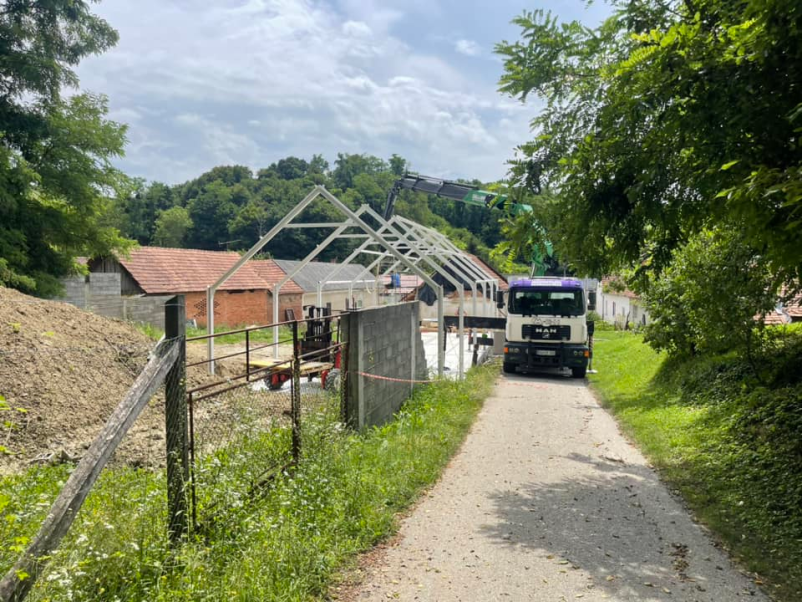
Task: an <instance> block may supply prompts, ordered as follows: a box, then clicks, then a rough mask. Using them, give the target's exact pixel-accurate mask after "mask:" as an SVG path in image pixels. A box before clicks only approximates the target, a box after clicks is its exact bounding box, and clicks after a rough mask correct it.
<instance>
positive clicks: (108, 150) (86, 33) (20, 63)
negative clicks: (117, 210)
mask: <svg viewBox="0 0 802 602" xmlns="http://www.w3.org/2000/svg"><path fill="white" fill-rule="evenodd" d="M116 41H117V34H116V32H115V31H114V30H113V29H111V27H109V25H108V24H107V23H106V22H105V21H103V20H102V19H99V18H98V17H96V16H94V15H92V14H91V13H90V12H89V9H88V3H87V2H83V1H80V0H77V1H75V0H52V1H50V2H45V3H42V2H33V1H31V0H20V1H18V2H12V3H6V5H5V6H4V7H3V9H2V11H0V49H2V51H1V52H0V54H2V56H3V61H2V63H1V64H0V76H2V81H3V94H2V95H1V96H0V284H3V285H7V286H12V287H15V288H19V289H21V290H23V291H25V292H28V293H34V294H37V295H40V296H50V295H53V294H55V293H56V292H58V291H59V289H60V285H59V282H58V277H60V276H63V275H66V274H68V273H70V272H71V271H73V270H74V269H75V266H74V259H75V257H76V256H77V255H100V254H108V253H111V252H115V251H124V250H125V249H126V248H127V246H128V243H127V241H125V240H124V239H122V238H121V237H120V235H119V233H118V231H117V230H116V228H114V227H113V226H110V225H109V224H108V223H107V221H108V220H107V216H108V214H109V211H110V207H111V201H110V199H111V198H112V197H113V196H114V195H115V194H116V193H118V192H120V191H121V190H123V189H124V188H125V186H126V179H125V177H124V176H123V174H121V173H120V172H119V171H118V170H116V169H114V168H113V167H112V164H111V161H112V160H113V159H114V158H116V157H118V156H120V155H121V154H122V152H123V147H124V144H125V127H124V126H121V125H118V124H116V123H114V122H112V121H109V120H107V119H106V114H107V113H108V106H107V102H106V99H105V98H104V97H102V96H96V95H92V94H76V95H73V96H70V97H68V98H62V96H61V88H62V86H65V85H66V86H72V87H74V86H76V85H77V78H76V76H75V74H74V72H73V71H72V67H74V66H75V65H77V64H78V62H79V61H80V60H81V59H82V58H83V57H84V56H87V55H90V54H96V53H98V52H101V51H103V50H105V49H107V48H109V47H111V46H113V45H114V43H115V42H116Z"/></svg>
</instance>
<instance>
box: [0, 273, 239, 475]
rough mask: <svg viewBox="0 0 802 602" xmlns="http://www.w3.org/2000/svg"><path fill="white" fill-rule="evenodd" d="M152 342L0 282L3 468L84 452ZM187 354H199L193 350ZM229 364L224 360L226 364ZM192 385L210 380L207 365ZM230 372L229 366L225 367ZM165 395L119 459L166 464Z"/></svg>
mask: <svg viewBox="0 0 802 602" xmlns="http://www.w3.org/2000/svg"><path fill="white" fill-rule="evenodd" d="M154 347H155V343H154V342H153V341H152V340H150V339H149V338H148V337H147V336H145V335H144V334H143V333H141V332H140V331H139V330H137V328H136V327H135V326H134V325H133V324H131V323H128V322H124V321H122V320H115V319H110V318H105V317H103V316H98V315H95V314H92V313H88V312H86V311H83V310H81V309H78V308H77V307H74V306H72V305H69V304H67V303H61V302H58V301H45V300H42V299H36V298H35V297H29V296H27V295H23V294H22V293H19V292H17V291H14V290H11V289H8V288H3V287H0V395H2V396H3V397H5V402H2V401H0V408H2V409H0V473H9V472H16V471H18V470H20V469H24V468H25V467H27V466H29V465H31V464H32V463H36V462H52V461H70V460H75V459H77V458H79V457H80V456H81V455H82V454H83V452H84V450H86V448H88V447H89V445H90V444H91V443H92V441H93V440H94V438H95V436H96V435H97V434H98V432H99V431H100V429H101V428H102V427H103V425H104V424H105V422H106V420H107V419H108V417H109V415H110V414H111V413H112V411H113V410H114V408H115V407H116V406H117V405H118V404H119V403H120V401H121V400H122V399H123V397H124V396H125V394H126V392H127V391H128V389H129V388H130V386H131V384H132V383H133V382H134V380H135V379H136V377H137V375H138V374H139V372H140V371H141V370H142V368H143V367H144V366H145V364H146V363H147V361H148V355H149V353H150V351H151V350H152V349H153V348H154ZM191 351H192V353H190V356H193V355H201V354H200V350H195V349H192V350H191ZM225 367H226V366H221V368H225ZM189 372H190V374H189V375H188V378H187V381H188V382H187V385H188V386H190V387H193V386H198V385H201V384H205V383H206V382H209V379H210V378H211V377H209V376H208V375H207V374H205V373H204V371H203V370H202V369H194V370H190V371H189ZM219 372H220V373H221V377H222V378H225V370H222V369H221V370H220V371H219ZM164 445H165V444H164V395H163V392H160V393H158V394H157V395H156V396H155V397H154V398H153V399H152V400H151V401H150V403H149V407H147V408H146V409H145V411H144V412H143V413H142V415H141V416H140V417H139V418H138V419H137V421H136V422H135V423H134V425H133V427H132V429H131V431H130V432H129V433H128V434H127V435H126V436H125V438H124V439H123V441H122V444H121V446H120V448H119V449H118V451H117V453H116V456H115V459H116V460H117V461H123V462H126V463H130V464H135V465H161V464H163V462H164V453H165V451H164Z"/></svg>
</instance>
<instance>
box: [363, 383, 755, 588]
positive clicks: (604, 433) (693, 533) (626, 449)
mask: <svg viewBox="0 0 802 602" xmlns="http://www.w3.org/2000/svg"><path fill="white" fill-rule="evenodd" d="M756 589H757V588H756V587H755V586H754V585H753V584H752V583H751V582H750V580H749V579H747V578H746V577H745V576H743V575H742V574H740V573H739V572H738V571H737V570H736V569H735V568H734V567H733V566H732V564H731V563H730V562H729V560H728V559H727V557H726V555H725V554H724V553H723V552H722V551H721V550H719V549H718V548H716V547H715V546H714V545H713V544H712V543H711V540H710V539H709V538H708V537H707V536H706V535H705V533H704V531H703V530H702V529H701V528H700V527H699V526H698V525H696V524H695V523H694V522H693V521H692V519H691V518H690V516H689V514H688V513H687V511H685V510H684V509H683V508H682V506H681V505H680V503H679V502H678V501H677V500H675V499H674V498H673V497H672V496H671V495H670V494H669V492H668V491H667V490H666V488H665V486H664V485H663V484H662V483H660V481H659V480H658V479H657V477H656V475H655V473H654V472H653V471H652V470H650V469H649V468H648V467H647V465H646V461H645V460H644V458H643V456H642V455H641V454H640V453H639V452H638V451H637V450H636V449H635V448H634V447H632V446H631V445H630V444H629V443H627V442H626V440H625V439H624V438H623V437H622V435H621V434H620V433H619V431H618V428H617V426H616V424H615V422H614V421H613V419H612V418H611V417H610V416H609V415H608V414H607V413H606V412H605V411H604V410H603V409H601V408H600V407H599V405H598V404H597V403H596V401H595V399H594V398H593V396H592V395H591V393H590V391H589V390H588V388H587V386H586V385H585V384H584V383H581V382H578V381H574V380H571V379H568V378H560V377H551V378H549V377H542V378H532V377H523V376H514V377H506V378H502V379H500V380H499V382H498V384H497V387H496V391H495V394H494V396H493V397H492V398H491V399H489V400H488V401H487V403H486V405H485V407H484V409H483V410H482V412H481V414H480V416H479V419H478V421H477V423H476V425H475V426H474V428H473V431H472V432H471V434H470V436H469V437H468V440H467V441H466V443H465V445H464V447H463V449H462V451H461V452H460V453H459V454H458V455H457V457H456V458H455V459H454V461H453V463H452V464H451V466H450V467H449V469H448V470H447V471H446V473H445V475H444V477H443V479H442V480H441V481H440V482H439V483H438V484H437V485H436V486H435V487H434V489H433V490H432V491H431V492H430V493H429V495H428V496H427V497H426V498H425V499H424V500H423V501H422V502H421V504H419V506H418V507H417V508H416V509H415V511H414V512H413V513H412V515H411V516H410V517H409V518H408V519H406V520H405V521H404V523H403V526H402V529H401V534H400V538H399V539H398V543H397V544H396V545H394V546H393V547H391V548H389V549H388V550H387V551H386V553H385V554H384V555H383V557H382V558H380V559H379V561H378V562H377V563H376V564H375V565H374V566H372V567H371V568H370V569H368V572H367V577H366V579H365V582H364V584H363V585H362V586H361V587H360V589H359V591H358V592H356V594H355V596H354V599H355V600H360V601H362V600H373V601H378V600H382V601H385V602H386V600H388V599H397V600H429V601H437V602H447V601H451V600H464V601H471V602H483V601H490V600H493V601H496V600H514V601H517V600H554V601H561V600H566V601H568V600H577V599H580V600H583V602H585V601H596V600H618V601H623V600H627V601H629V600H632V601H634V600H637V601H652V600H661V601H662V600H683V601H688V602H723V601H729V600H737V599H741V598H750V599H752V600H763V601H765V600H767V598H766V597H765V596H764V595H763V594H762V593H761V592H759V591H756Z"/></svg>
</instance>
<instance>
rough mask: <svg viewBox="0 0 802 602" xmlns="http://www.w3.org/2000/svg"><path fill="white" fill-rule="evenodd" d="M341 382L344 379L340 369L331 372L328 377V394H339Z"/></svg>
mask: <svg viewBox="0 0 802 602" xmlns="http://www.w3.org/2000/svg"><path fill="white" fill-rule="evenodd" d="M341 382H342V377H341V376H340V369H339V368H334V369H333V370H329V373H328V374H327V375H326V387H325V389H326V392H328V393H338V392H339V391H340V383H341Z"/></svg>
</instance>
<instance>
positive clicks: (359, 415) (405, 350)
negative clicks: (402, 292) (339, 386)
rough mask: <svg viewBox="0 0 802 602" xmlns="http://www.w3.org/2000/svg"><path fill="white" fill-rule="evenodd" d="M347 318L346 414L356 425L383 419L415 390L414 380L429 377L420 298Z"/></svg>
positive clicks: (389, 416)
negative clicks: (420, 314) (421, 322)
mask: <svg viewBox="0 0 802 602" xmlns="http://www.w3.org/2000/svg"><path fill="white" fill-rule="evenodd" d="M343 321H344V322H343V325H342V330H343V332H344V333H345V338H346V340H347V342H348V358H347V361H348V364H347V368H348V373H349V377H348V379H347V381H346V383H347V385H346V386H347V391H346V420H347V422H348V424H349V425H350V426H352V427H354V428H363V427H366V426H378V425H381V424H384V423H385V422H387V421H388V420H390V419H391V418H392V416H393V414H395V413H396V412H397V411H398V410H399V409H400V408H401V406H402V405H403V403H404V402H405V401H406V400H407V399H408V398H409V396H410V395H411V394H412V391H413V390H414V387H415V384H414V383H412V382H411V381H416V380H426V379H427V378H428V374H427V369H426V357H425V354H424V349H423V341H422V339H421V334H420V328H419V324H420V317H419V306H418V302H417V301H415V302H412V303H402V304H399V305H391V306H387V307H378V308H373V309H367V310H363V311H358V312H353V313H350V314H348V315H347V316H345V317H344V318H343ZM365 374H366V375H368V376H365ZM375 377H384V378H375Z"/></svg>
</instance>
